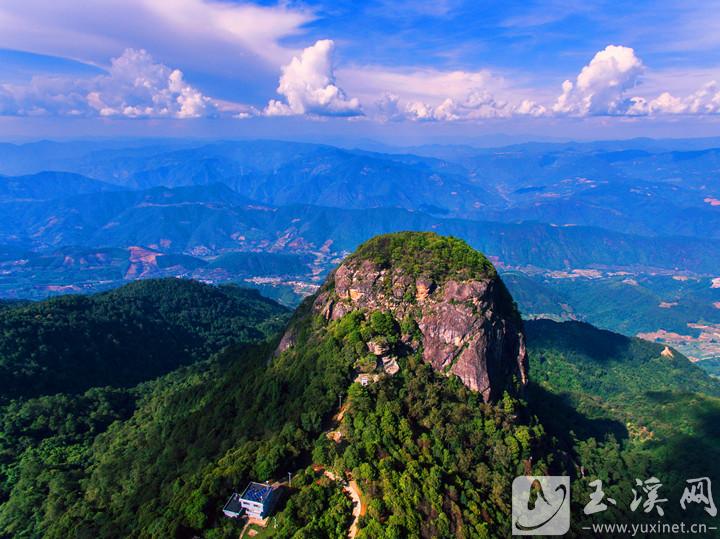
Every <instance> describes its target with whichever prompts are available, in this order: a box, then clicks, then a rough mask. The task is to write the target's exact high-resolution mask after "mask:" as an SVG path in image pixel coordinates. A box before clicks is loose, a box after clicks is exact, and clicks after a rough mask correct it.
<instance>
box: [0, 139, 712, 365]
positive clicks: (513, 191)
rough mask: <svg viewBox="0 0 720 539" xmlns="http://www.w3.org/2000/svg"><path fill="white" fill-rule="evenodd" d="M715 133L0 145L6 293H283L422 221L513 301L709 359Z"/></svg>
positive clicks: (295, 293)
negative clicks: (385, 145) (697, 136)
mask: <svg viewBox="0 0 720 539" xmlns="http://www.w3.org/2000/svg"><path fill="white" fill-rule="evenodd" d="M713 146H714V144H713V141H704V143H703V142H702V141H694V142H693V141H676V142H673V141H649V140H634V141H632V140H631V141H624V142H623V141H616V142H602V143H528V144H520V145H514V146H509V147H505V148H496V149H493V148H489V149H488V148H484V149H476V148H472V147H467V146H427V147H415V148H412V149H411V150H412V151H411V152H405V151H400V150H397V149H392V148H389V149H387V150H386V153H380V152H370V151H366V150H348V149H341V148H336V147H332V146H325V145H317V144H305V143H290V142H279V141H244V142H222V141H221V142H210V143H208V142H192V141H190V142H188V141H182V142H176V141H169V142H168V141H155V142H153V143H147V142H145V143H140V142H128V143H121V142H98V143H94V142H73V143H53V142H39V143H34V144H27V145H11V144H4V145H0V156H1V158H0V174H4V175H5V176H4V177H3V178H1V179H0V272H2V277H1V279H0V294H2V296H4V297H19V298H23V297H30V298H40V297H44V296H47V295H49V294H53V293H58V292H67V291H90V290H96V289H102V288H106V287H110V286H113V285H116V284H118V283H120V282H123V281H125V280H129V279H134V278H138V277H152V276H168V275H181V276H189V277H195V278H200V279H205V280H208V281H213V282H224V281H238V280H239V281H244V280H248V279H249V280H251V281H252V284H254V285H256V286H258V287H260V288H261V289H262V290H264V291H265V293H268V294H269V295H271V296H273V297H276V298H279V299H281V300H283V301H285V302H286V303H289V304H294V303H296V302H297V301H298V298H299V296H301V295H304V294H307V293H309V292H311V291H312V290H313V289H314V288H313V287H314V286H316V285H317V284H318V283H319V281H320V279H321V278H322V276H324V274H325V273H326V272H327V271H328V269H329V268H330V267H331V266H332V265H333V264H334V263H335V262H336V261H337V260H338V259H339V258H340V257H341V256H343V255H344V254H346V253H348V252H350V251H352V250H353V249H354V248H355V247H356V246H357V245H358V244H359V243H361V242H362V241H364V240H365V239H367V238H369V237H371V236H373V235H376V234H379V233H384V232H391V231H398V230H434V231H436V232H439V233H442V234H450V235H455V236H458V237H461V238H463V239H465V240H467V241H468V242H469V243H470V244H471V245H472V246H473V247H475V248H477V249H480V250H481V251H483V252H485V253H487V254H488V255H489V256H491V258H492V259H493V261H494V262H495V263H496V264H497V265H498V267H500V268H501V270H502V271H503V272H506V273H507V272H510V273H508V275H509V277H508V278H507V281H508V284H509V286H510V287H511V290H512V291H513V293H514V294H515V296H516V297H518V298H519V301H520V307H521V310H522V311H523V313H524V314H525V315H526V316H533V315H549V316H553V317H558V318H579V319H584V320H588V321H591V322H593V323H597V324H600V325H602V326H604V327H608V328H611V329H615V330H620V331H624V332H625V333H630V334H635V333H644V334H646V335H649V336H651V337H652V338H654V337H660V338H662V339H663V340H664V341H666V342H673V343H674V344H676V345H680V346H681V347H685V348H684V351H685V352H687V353H688V354H689V355H691V356H692V357H695V358H712V357H716V356H720V350H718V349H717V348H716V347H715V346H714V345H713V342H714V341H715V337H714V336H715V335H716V334H717V333H720V308H718V305H720V303H718V302H720V288H718V287H716V286H715V284H714V283H717V282H718V281H713V279H715V278H716V277H718V276H719V275H717V274H716V272H717V270H716V268H718V267H720V182H719V181H718V174H720V172H719V171H720V149H717V148H715V147H713ZM714 286H715V287H714ZM689 290H691V292H689ZM593 298H594V299H593ZM608 311H610V314H608ZM688 324H693V327H690V326H688ZM661 330H663V331H665V333H661Z"/></svg>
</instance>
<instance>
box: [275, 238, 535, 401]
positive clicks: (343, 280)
mask: <svg viewBox="0 0 720 539" xmlns="http://www.w3.org/2000/svg"><path fill="white" fill-rule="evenodd" d="M312 311H313V312H314V313H315V314H318V315H321V316H322V317H323V318H324V319H325V320H327V321H334V320H339V319H341V318H343V317H344V316H345V315H347V314H349V313H351V312H353V311H361V312H364V313H366V315H369V314H370V313H373V312H376V311H380V312H383V313H390V314H392V316H393V317H394V319H396V320H397V321H398V322H400V321H403V322H404V323H403V324H402V327H404V328H405V329H404V330H403V332H402V334H401V335H400V338H399V342H397V343H394V344H393V345H392V346H389V345H388V344H387V343H386V342H378V341H369V342H368V343H367V348H368V351H369V352H370V353H372V354H374V355H375V356H377V357H378V359H379V360H382V362H383V365H384V366H385V365H387V364H391V365H393V367H392V368H393V369H396V368H397V362H396V356H397V355H399V356H402V355H403V354H407V353H413V352H417V353H421V354H422V358H423V359H424V361H426V362H427V363H429V364H430V365H432V367H433V368H434V369H435V370H437V371H439V372H443V373H446V374H448V375H450V374H454V375H457V376H458V377H459V378H460V379H461V380H462V382H463V383H464V384H465V385H466V386H467V387H469V388H470V389H472V390H474V391H479V392H481V393H482V395H483V398H484V399H485V400H486V401H494V400H496V399H498V398H499V397H501V396H502V394H503V392H504V391H506V390H507V391H510V392H511V393H514V392H517V391H518V390H520V389H521V388H522V387H523V386H524V385H525V384H526V383H527V376H528V374H527V373H528V367H527V357H526V353H525V337H524V335H523V332H522V322H521V319H520V316H519V315H518V313H517V310H516V308H515V306H514V303H513V301H512V298H511V296H510V294H509V293H508V292H507V289H506V288H505V286H504V284H503V283H502V281H501V280H500V278H499V277H498V276H497V273H496V272H495V269H494V268H493V267H492V264H490V262H489V261H487V259H486V258H485V257H483V256H482V255H481V254H480V253H478V252H477V251H474V250H472V249H471V248H470V247H469V246H467V245H466V244H465V243H463V242H461V241H460V240H456V239H454V238H444V237H441V236H437V235H435V234H427V233H400V234H390V235H386V236H379V237H377V238H374V239H372V240H370V241H369V242H367V243H365V244H364V245H363V246H361V247H360V248H359V249H358V251H357V252H356V253H355V254H353V255H351V256H349V257H348V258H346V259H345V260H344V261H343V263H342V264H341V265H340V266H339V267H338V268H337V269H336V270H335V271H334V272H333V273H332V274H331V275H330V276H329V277H328V280H327V282H326V283H325V285H324V286H323V287H322V288H321V290H320V291H319V292H318V294H317V295H316V296H315V298H314V300H313V302H312ZM408 327H414V328H416V330H415V331H414V332H411V331H408V330H407V328H408ZM293 339H294V337H293V332H292V329H291V330H289V331H288V332H287V333H286V335H285V336H284V337H283V340H282V341H281V344H280V348H279V350H282V349H284V348H287V347H289V346H292V343H293ZM385 372H389V371H388V370H387V369H385Z"/></svg>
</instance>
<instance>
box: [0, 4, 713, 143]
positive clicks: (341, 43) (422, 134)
mask: <svg viewBox="0 0 720 539" xmlns="http://www.w3.org/2000/svg"><path fill="white" fill-rule="evenodd" d="M0 28H2V29H3V31H2V32H0V138H6V139H11V138H18V137H25V138H38V137H44V136H49V137H61V136H62V137H73V136H77V137H84V136H98V135H102V136H115V135H133V134H143V135H145V136H147V135H157V136H167V135H179V136H185V135H193V136H245V137H247V136H263V137H265V136H285V137H293V138H303V137H305V138H322V137H326V138H330V139H332V137H348V138H353V137H355V138H377V139H380V140H385V141H387V142H393V143H402V142H403V141H409V142H412V143H417V142H423V141H432V140H436V139H438V140H439V139H442V140H455V139H457V140H464V139H468V138H469V139H472V138H473V137H482V136H487V135H489V134H492V133H508V134H511V135H518V136H520V135H523V136H527V137H529V138H533V137H535V138H542V137H547V136H552V137H558V138H563V137H568V138H584V139H588V138H606V137H632V136H658V137H668V136H678V137H688V136H706V135H717V134H718V132H719V131H720V130H719V129H718V126H720V85H718V84H717V83H716V82H715V81H720V2H718V1H716V0H710V1H705V2H698V3H694V5H689V3H687V2H685V3H683V2H633V3H621V2H592V1H585V2H568V1H557V0H556V1H548V2H532V1H527V2H480V1H468V2H464V1H460V0H445V1H443V0H437V1H416V2H412V1H407V0H400V1H395V2H393V1H389V0H379V1H368V2H349V1H345V0H338V1H334V2H328V1H308V2H283V3H276V2H257V3H251V2H229V1H210V0H162V1H160V0H123V1H120V0H96V1H94V2H85V1H82V0H65V1H64V2H49V1H48V0H4V1H3V2H2V3H0Z"/></svg>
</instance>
